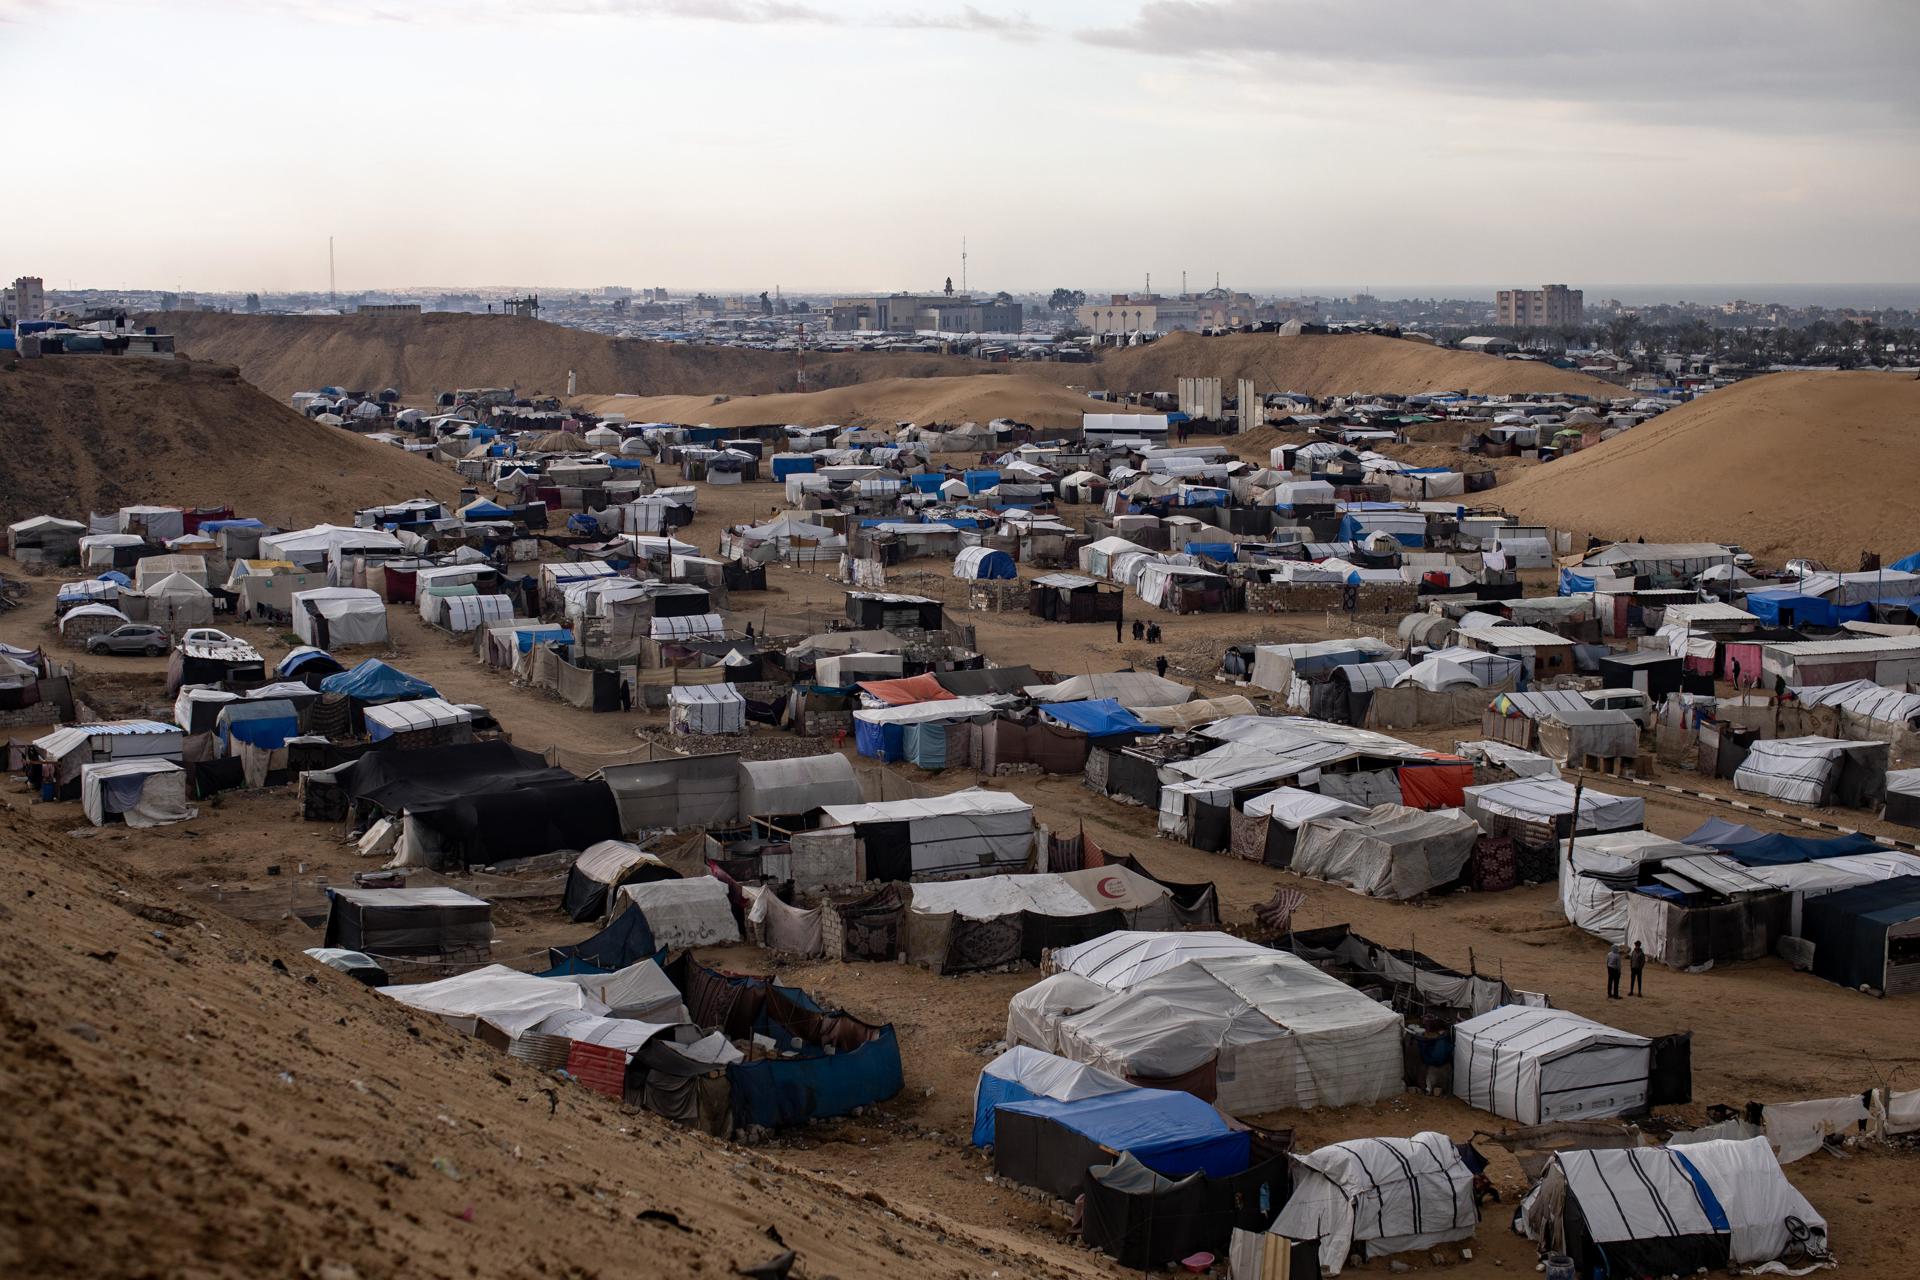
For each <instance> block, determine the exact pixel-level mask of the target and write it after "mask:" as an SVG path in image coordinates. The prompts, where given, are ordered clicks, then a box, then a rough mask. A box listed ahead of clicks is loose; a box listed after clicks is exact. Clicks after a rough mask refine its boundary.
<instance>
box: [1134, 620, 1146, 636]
mask: <svg viewBox="0 0 1920 1280" xmlns="http://www.w3.org/2000/svg"><path fill="white" fill-rule="evenodd" d="M1146 636H1147V624H1146V623H1144V622H1142V621H1140V619H1138V618H1135V619H1134V620H1133V638H1134V639H1135V640H1136V641H1139V640H1144V639H1146Z"/></svg>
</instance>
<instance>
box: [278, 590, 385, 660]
mask: <svg viewBox="0 0 1920 1280" xmlns="http://www.w3.org/2000/svg"><path fill="white" fill-rule="evenodd" d="M290 612H291V613H292V614H293V633H294V634H295V635H297V636H299V637H300V640H301V642H302V643H304V644H310V645H314V646H316V647H318V648H322V649H329V650H331V649H347V648H352V647H353V646H355V645H364V644H385V643H386V641H387V606H386V603H385V602H384V601H382V600H381V599H380V595H379V593H378V592H375V591H367V590H365V589H363V588H360V587H316V588H315V589H313V590H312V591H296V592H294V593H293V608H292V609H291V610H290ZM315 614H318V615H319V619H320V620H321V621H323V622H324V623H325V628H324V630H323V629H322V628H321V627H319V626H316V625H315V618H314V615H315Z"/></svg>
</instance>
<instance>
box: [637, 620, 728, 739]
mask: <svg viewBox="0 0 1920 1280" xmlns="http://www.w3.org/2000/svg"><path fill="white" fill-rule="evenodd" d="M656 621H657V620H656ZM667 723H668V725H669V726H670V727H671V728H672V730H673V732H675V733H702V734H713V733H745V732H746V731H747V700H746V698H744V697H742V696H741V694H740V691H739V690H738V689H736V688H734V686H733V685H731V684H679V685H674V686H673V687H672V688H670V689H668V690H667Z"/></svg>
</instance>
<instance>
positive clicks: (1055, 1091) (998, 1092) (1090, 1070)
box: [972, 1045, 1135, 1147]
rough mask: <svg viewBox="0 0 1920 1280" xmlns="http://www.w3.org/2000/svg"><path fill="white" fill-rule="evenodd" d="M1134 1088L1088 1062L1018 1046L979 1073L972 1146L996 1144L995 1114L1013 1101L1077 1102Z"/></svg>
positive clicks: (975, 1087) (974, 1092) (975, 1093)
mask: <svg viewBox="0 0 1920 1280" xmlns="http://www.w3.org/2000/svg"><path fill="white" fill-rule="evenodd" d="M1134 1087H1135V1086H1133V1085H1130V1084H1128V1083H1127V1082H1126V1081H1125V1080H1122V1079H1121V1078H1120V1077H1119V1076H1114V1075H1108V1074H1107V1073H1106V1072H1104V1071H1101V1070H1099V1069H1097V1068H1095V1067H1089V1066H1087V1065H1086V1064H1085V1063H1080V1062H1073V1061H1070V1060H1069V1059H1066V1058H1062V1057H1059V1056H1057V1055H1055V1054H1051V1053H1045V1052H1042V1051H1041V1050H1039V1049H1035V1048H1031V1047H1029V1046H1027V1045H1015V1046H1014V1047H1013V1048H1011V1049H1008V1050H1007V1051H1006V1052H1005V1053H1002V1054H1001V1055H1000V1056H999V1057H997V1058H995V1059H994V1060H993V1061H992V1062H989V1063H988V1064H987V1065H986V1066H985V1067H983V1068H981V1070H980V1079H979V1081H978V1082H977V1083H976V1084H975V1085H974V1090H973V1138H972V1141H973V1145H974V1146H976V1147H990V1146H992V1145H993V1136H994V1126H993V1117H994V1112H995V1110H996V1109H998V1108H999V1107H1001V1106H1003V1105H1005V1104H1007V1103H1011V1102H1025V1101H1027V1100H1028V1099H1030V1098H1051V1099H1053V1100H1054V1101H1055V1102H1077V1101H1079V1100H1080V1099H1082V1098H1097V1097H1100V1096H1101V1095H1103V1094H1109V1093H1125V1092H1127V1091H1129V1090H1131V1089H1133V1088H1134Z"/></svg>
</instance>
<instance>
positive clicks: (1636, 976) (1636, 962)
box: [1615, 942, 1647, 996]
mask: <svg viewBox="0 0 1920 1280" xmlns="http://www.w3.org/2000/svg"><path fill="white" fill-rule="evenodd" d="M1627 967H1628V969H1629V970H1630V971H1631V972H1630V974H1629V980H1628V982H1627V994H1628V995H1632V996H1643V995H1645V994H1646V992H1644V991H1642V990H1641V989H1640V971H1641V970H1642V969H1644V968H1646V967H1647V953H1646V951H1645V950H1644V949H1643V948H1642V947H1641V946H1640V944H1639V943H1637V942H1636V943H1634V944H1633V955H1631V956H1630V957H1628V966H1627ZM1615 985H1618V984H1617V983H1616V984H1615Z"/></svg>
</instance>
